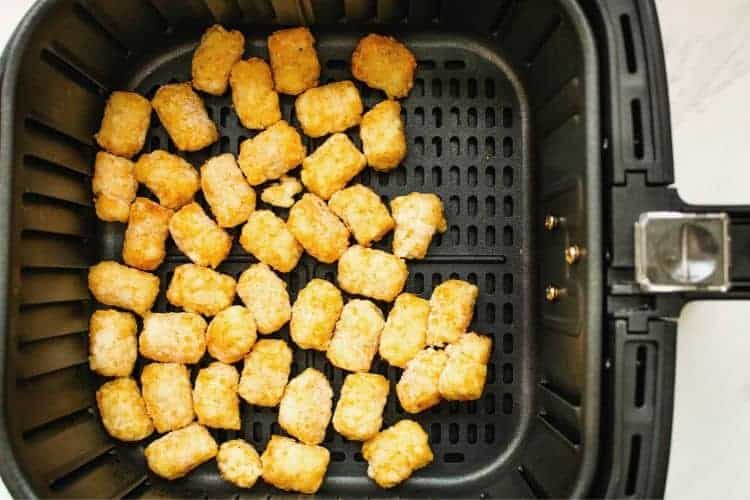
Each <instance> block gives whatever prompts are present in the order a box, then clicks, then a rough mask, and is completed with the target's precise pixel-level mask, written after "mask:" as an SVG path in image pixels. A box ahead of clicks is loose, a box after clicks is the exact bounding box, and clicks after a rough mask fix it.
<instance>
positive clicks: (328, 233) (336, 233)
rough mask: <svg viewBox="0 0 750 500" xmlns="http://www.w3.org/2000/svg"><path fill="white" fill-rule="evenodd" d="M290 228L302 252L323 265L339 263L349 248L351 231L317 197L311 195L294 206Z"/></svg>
mask: <svg viewBox="0 0 750 500" xmlns="http://www.w3.org/2000/svg"><path fill="white" fill-rule="evenodd" d="M287 226H289V230H290V231H291V232H292V234H293V235H294V237H295V238H297V241H299V242H300V244H301V245H302V248H304V249H305V250H306V251H307V253H309V254H310V255H312V256H313V257H315V258H316V259H317V260H319V261H320V262H325V263H326V264H330V263H332V262H336V261H337V260H338V259H339V257H341V254H343V253H344V252H345V251H346V249H347V248H349V230H348V229H347V228H346V226H345V225H344V223H343V222H341V220H340V219H339V218H338V217H336V215H335V214H334V213H333V212H331V209H330V208H328V205H326V203H325V202H324V201H323V200H321V199H320V198H318V197H317V196H315V195H314V194H310V193H307V194H305V195H303V196H302V198H301V199H300V200H299V201H298V202H297V203H295V204H294V206H293V207H292V209H291V210H290V211H289V219H288V220H287Z"/></svg>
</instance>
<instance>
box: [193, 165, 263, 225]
mask: <svg viewBox="0 0 750 500" xmlns="http://www.w3.org/2000/svg"><path fill="white" fill-rule="evenodd" d="M201 187H202V188H203V196H205V198H206V201H207V202H208V204H209V205H210V206H211V212H213V214H214V217H216V222H217V223H218V224H219V226H220V227H234V226H237V225H239V224H242V223H243V222H245V221H247V218H248V217H250V214H251V213H253V210H255V190H254V189H253V188H251V187H250V186H249V185H248V184H247V181H245V176H243V175H242V171H241V170H240V168H239V167H238V166H237V162H236V161H235V159H234V155H232V153H226V154H223V155H219V156H215V157H213V158H211V159H210V160H208V161H207V162H206V163H205V164H203V166H202V167H201Z"/></svg>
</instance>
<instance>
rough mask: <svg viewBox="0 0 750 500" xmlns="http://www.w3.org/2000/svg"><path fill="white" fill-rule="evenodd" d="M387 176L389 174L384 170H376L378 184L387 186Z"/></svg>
mask: <svg viewBox="0 0 750 500" xmlns="http://www.w3.org/2000/svg"><path fill="white" fill-rule="evenodd" d="M389 177H390V175H389V174H387V173H385V172H378V184H380V185H381V186H387V185H388V178H389Z"/></svg>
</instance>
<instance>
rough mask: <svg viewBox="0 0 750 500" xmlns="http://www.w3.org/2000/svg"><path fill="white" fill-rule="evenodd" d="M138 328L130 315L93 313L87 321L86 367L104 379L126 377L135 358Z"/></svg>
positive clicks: (104, 312)
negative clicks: (87, 348) (87, 349)
mask: <svg viewBox="0 0 750 500" xmlns="http://www.w3.org/2000/svg"><path fill="white" fill-rule="evenodd" d="M137 330H138V325H136V323H135V318H134V317H133V315H132V314H130V313H126V312H121V311H116V310H114V309H100V310H98V311H94V314H92V315H91V320H90V321H89V368H91V371H94V372H96V373H98V374H99V375H102V376H104V377H127V376H129V375H130V373H131V372H132V371H133V366H134V365H135V360H136V358H137V357H138V340H137V338H136V332H137Z"/></svg>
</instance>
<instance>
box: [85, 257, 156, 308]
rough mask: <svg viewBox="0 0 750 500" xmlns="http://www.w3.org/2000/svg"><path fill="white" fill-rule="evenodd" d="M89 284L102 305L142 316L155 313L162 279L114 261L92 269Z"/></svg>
mask: <svg viewBox="0 0 750 500" xmlns="http://www.w3.org/2000/svg"><path fill="white" fill-rule="evenodd" d="M88 284H89V290H91V293H92V295H93V296H94V298H95V299H96V300H98V301H99V302H101V303H102V304H106V305H108V306H114V307H119V308H120V309H128V310H129V311H133V312H135V313H138V314H140V315H141V316H143V315H144V314H146V313H147V312H149V311H150V310H151V307H153V305H154V302H155V301H156V296H157V295H158V294H159V278H158V277H156V276H154V275H153V274H150V273H147V272H144V271H139V270H138V269H133V268H132V267H128V266H123V265H122V264H118V263H117V262H114V261H111V260H105V261H104V262H100V263H98V264H97V265H95V266H92V267H91V268H90V269H89V277H88Z"/></svg>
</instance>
